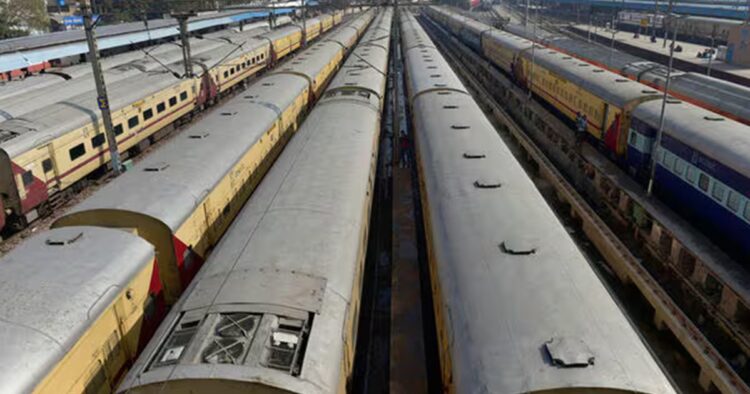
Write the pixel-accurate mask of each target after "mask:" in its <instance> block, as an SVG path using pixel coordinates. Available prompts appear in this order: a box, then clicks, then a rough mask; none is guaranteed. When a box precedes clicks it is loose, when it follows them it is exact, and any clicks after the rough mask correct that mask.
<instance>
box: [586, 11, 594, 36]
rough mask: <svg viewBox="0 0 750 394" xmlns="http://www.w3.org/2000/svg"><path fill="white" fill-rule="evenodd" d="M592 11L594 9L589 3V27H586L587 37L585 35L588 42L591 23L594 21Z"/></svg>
mask: <svg viewBox="0 0 750 394" xmlns="http://www.w3.org/2000/svg"><path fill="white" fill-rule="evenodd" d="M593 11H594V10H593V8H591V6H590V5H589V28H588V29H587V31H588V37H587V40H588V42H591V24H592V23H594V22H593V19H594V12H593Z"/></svg>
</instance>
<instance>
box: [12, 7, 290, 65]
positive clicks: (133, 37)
mask: <svg viewBox="0 0 750 394" xmlns="http://www.w3.org/2000/svg"><path fill="white" fill-rule="evenodd" d="M275 12H276V13H277V14H278V15H281V14H289V13H292V12H293V10H292V9H278V10H276V11H275ZM267 15H268V11H265V10H264V11H246V12H239V13H220V14H215V15H213V16H207V17H203V16H200V17H198V18H195V19H191V20H190V21H189V22H188V30H190V31H191V32H193V31H198V30H203V29H206V28H210V27H213V26H219V25H227V24H233V23H237V22H239V21H241V20H247V19H250V18H257V17H263V18H265V17H266V16H267ZM201 18H202V19H201ZM151 23H156V24H157V25H158V24H159V23H161V22H157V21H152V22H151ZM164 23H165V25H162V26H157V25H153V24H152V25H149V29H144V28H142V27H141V28H140V29H137V30H134V31H121V30H119V29H122V28H123V25H113V26H111V27H105V28H104V30H102V32H101V34H102V35H99V34H97V35H98V36H99V38H98V47H99V49H100V50H105V49H111V48H117V47H127V46H129V45H132V44H134V43H142V42H148V41H153V40H159V39H163V38H168V37H174V36H177V35H179V28H178V26H177V23H176V22H175V21H174V20H170V21H166V22H164ZM135 25H138V24H135ZM107 29H113V30H114V31H109V32H108V31H105V30H107ZM97 32H98V30H97ZM110 33H111V34H110ZM87 52H88V49H87V46H86V44H85V37H84V33H83V31H82V30H75V31H65V32H59V33H54V34H45V35H41V36H29V37H23V38H18V39H11V40H4V41H2V42H0V72H3V71H10V70H15V69H21V68H24V67H28V66H30V65H34V64H39V63H42V62H45V61H49V60H53V59H61V58H65V57H68V56H77V55H81V54H84V53H87Z"/></svg>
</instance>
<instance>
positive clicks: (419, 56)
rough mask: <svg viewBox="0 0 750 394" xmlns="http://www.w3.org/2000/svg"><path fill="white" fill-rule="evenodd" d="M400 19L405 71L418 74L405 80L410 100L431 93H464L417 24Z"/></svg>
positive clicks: (456, 78)
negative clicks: (437, 91)
mask: <svg viewBox="0 0 750 394" xmlns="http://www.w3.org/2000/svg"><path fill="white" fill-rule="evenodd" d="M403 19H404V21H402V22H401V28H402V37H404V38H405V39H404V40H403V41H404V42H406V43H407V45H403V46H402V48H403V50H402V52H404V63H405V69H407V70H410V69H411V70H420V72H419V73H418V74H416V75H411V76H410V77H409V78H408V79H407V88H408V91H409V92H410V95H411V98H410V100H414V99H415V94H419V93H421V92H425V91H430V90H435V89H442V90H456V91H460V92H467V91H466V88H465V87H464V85H463V84H462V83H461V81H460V80H459V79H458V77H457V76H456V74H454V73H453V70H451V66H450V65H449V64H448V62H446V61H445V59H444V58H443V56H442V55H441V54H440V51H439V50H438V49H436V48H435V47H434V46H433V45H432V41H431V40H430V38H429V37H427V36H426V33H424V30H422V28H421V27H419V22H417V21H416V20H415V19H413V18H410V19H407V18H403ZM407 32H408V33H407Z"/></svg>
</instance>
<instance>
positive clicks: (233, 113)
mask: <svg viewBox="0 0 750 394" xmlns="http://www.w3.org/2000/svg"><path fill="white" fill-rule="evenodd" d="M234 115H237V111H234V112H222V113H221V116H234Z"/></svg>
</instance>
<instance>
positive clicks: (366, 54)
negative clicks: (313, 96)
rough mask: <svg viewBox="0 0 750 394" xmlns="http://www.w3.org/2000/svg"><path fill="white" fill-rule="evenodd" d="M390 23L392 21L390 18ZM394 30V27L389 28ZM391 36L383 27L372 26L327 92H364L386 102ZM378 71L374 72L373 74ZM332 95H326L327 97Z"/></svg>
mask: <svg viewBox="0 0 750 394" xmlns="http://www.w3.org/2000/svg"><path fill="white" fill-rule="evenodd" d="M388 20H390V17H388ZM373 23H374V22H373ZM388 27H389V28H390V25H389V26H388ZM389 48H390V33H389V32H388V31H387V30H384V29H383V28H382V27H381V25H373V26H371V27H370V28H369V29H368V30H367V32H365V34H364V35H363V36H362V38H361V39H360V40H359V45H357V46H356V47H355V48H354V50H353V51H352V52H351V54H350V55H349V58H348V59H347V61H346V62H344V64H343V65H342V66H341V69H340V70H339V72H338V74H336V77H335V78H334V79H333V80H332V81H331V83H330V84H329V85H328V89H327V92H331V91H333V90H337V89H350V90H351V89H362V88H365V89H367V90H368V91H370V92H371V93H374V94H376V95H378V97H379V98H380V99H383V97H381V96H380V95H381V94H382V86H381V84H382V83H383V78H384V75H385V73H387V61H388V50H389ZM373 71H374V72H373ZM327 95H328V93H327V94H326V96H327Z"/></svg>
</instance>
